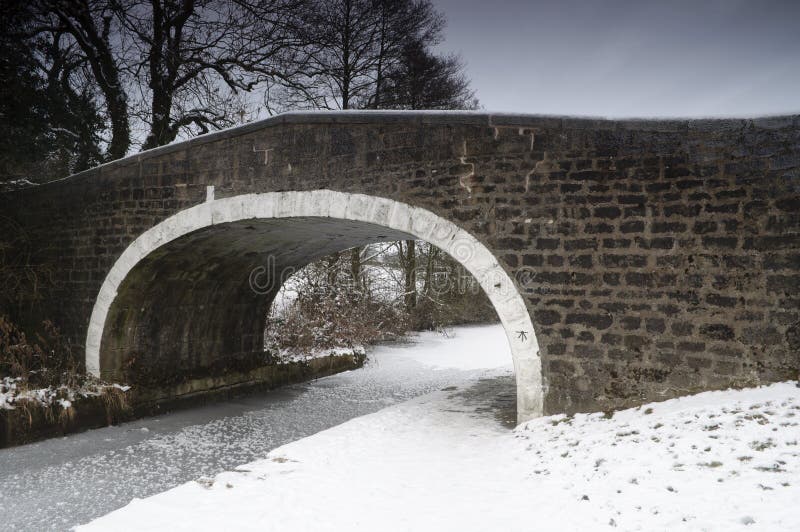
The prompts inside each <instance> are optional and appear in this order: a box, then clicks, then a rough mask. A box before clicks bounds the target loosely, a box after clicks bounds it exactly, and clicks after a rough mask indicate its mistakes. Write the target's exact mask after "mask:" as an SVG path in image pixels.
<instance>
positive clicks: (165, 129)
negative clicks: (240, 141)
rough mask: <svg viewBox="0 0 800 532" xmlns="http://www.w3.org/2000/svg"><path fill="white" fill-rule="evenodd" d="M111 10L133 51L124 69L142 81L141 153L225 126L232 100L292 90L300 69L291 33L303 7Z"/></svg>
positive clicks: (234, 2)
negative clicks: (268, 87)
mask: <svg viewBox="0 0 800 532" xmlns="http://www.w3.org/2000/svg"><path fill="white" fill-rule="evenodd" d="M112 4H113V10H114V13H115V16H116V17H117V18H118V20H119V21H120V24H121V25H122V27H123V29H124V31H125V35H126V36H127V37H128V38H129V40H130V42H131V47H132V49H134V50H135V51H136V53H135V54H134V56H133V57H131V59H130V60H129V61H127V66H126V68H127V69H128V71H129V73H130V74H131V75H132V76H133V77H135V78H139V77H140V76H142V77H144V78H145V79H146V80H147V88H148V89H149V91H147V92H145V94H144V95H143V96H144V97H143V98H142V102H143V103H145V104H146V106H145V109H144V112H143V120H144V121H145V122H147V123H148V124H149V126H150V128H149V132H148V135H147V138H146V140H145V142H144V146H143V147H144V148H145V149H147V148H153V147H156V146H161V145H163V144H166V143H169V142H172V141H173V140H175V138H176V137H177V136H178V134H179V133H180V131H181V130H186V131H187V132H188V133H190V134H192V133H205V132H208V131H209V129H216V128H221V127H225V126H230V125H232V124H233V123H235V122H236V118H237V116H236V109H232V108H231V106H230V105H229V104H230V102H231V100H232V99H235V97H236V96H237V95H239V94H240V93H242V92H250V91H252V90H253V89H254V88H255V87H256V86H258V85H259V84H261V83H263V82H266V81H273V82H279V83H285V84H288V85H291V84H292V83H293V79H294V78H295V77H296V76H297V75H298V72H299V71H300V70H301V68H302V67H303V60H302V47H299V46H298V43H299V41H298V40H297V36H296V33H297V27H296V26H297V23H298V21H299V15H300V13H302V11H303V8H304V5H305V1H304V0H261V1H258V2H249V1H245V0H228V1H221V0H113V1H112ZM137 57H138V59H137Z"/></svg>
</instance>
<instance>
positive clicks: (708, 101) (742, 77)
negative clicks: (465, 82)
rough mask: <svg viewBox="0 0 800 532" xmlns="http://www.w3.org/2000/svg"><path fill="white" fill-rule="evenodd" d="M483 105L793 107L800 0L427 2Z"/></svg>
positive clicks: (707, 111)
mask: <svg viewBox="0 0 800 532" xmlns="http://www.w3.org/2000/svg"><path fill="white" fill-rule="evenodd" d="M433 1H434V3H435V4H436V5H437V6H438V8H439V9H440V10H441V11H442V12H443V13H444V14H445V15H446V17H447V22H448V24H447V29H446V37H447V40H446V42H445V43H444V44H443V45H442V49H443V50H445V51H452V52H457V53H459V54H460V55H461V56H462V58H463V59H464V60H465V62H466V63H467V72H468V75H469V77H470V79H471V80H472V83H473V87H474V88H475V89H476V90H477V96H478V98H479V99H480V102H481V105H482V106H483V107H484V108H486V109H487V110H490V111H508V112H521V113H545V114H569V115H593V116H613V117H620V116H628V117H630V116H641V117H649V116H752V115H761V114H784V113H792V112H794V113H797V112H800V0H783V1H779V0H694V1H689V0H686V1H684V0H671V1H670V0H663V1H661V2H658V1H654V0H584V1H579V0H527V1H526V0H433Z"/></svg>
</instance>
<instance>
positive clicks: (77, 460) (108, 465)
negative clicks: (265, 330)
mask: <svg viewBox="0 0 800 532" xmlns="http://www.w3.org/2000/svg"><path fill="white" fill-rule="evenodd" d="M453 332H454V334H452V335H451V337H449V338H446V337H444V336H442V335H441V334H439V333H422V334H421V335H419V336H417V337H416V338H415V340H414V343H411V344H404V345H400V346H391V347H389V346H383V347H379V348H377V349H375V350H374V351H373V352H372V353H370V360H369V362H368V363H367V365H366V366H365V367H364V368H363V369H360V370H357V371H351V372H346V373H341V374H338V375H334V376H331V377H326V378H323V379H319V380H316V381H313V382H310V383H306V384H301V385H294V386H289V387H286V388H282V389H280V390H276V391H273V392H266V393H261V394H258V395H252V396H248V397H244V398H241V399H234V400H230V401H226V402H224V403H219V404H214V405H209V406H204V407H198V408H193V409H189V410H182V411H179V412H175V413H171V414H166V415H163V416H159V417H156V418H149V419H143V420H140V421H136V422H131V423H126V424H124V425H121V426H118V427H109V428H104V429H98V430H92V431H88V432H84V433H81V434H75V435H71V436H68V437H65V438H60V439H55V440H48V441H44V442H39V443H35V444H31V445H26V446H22V447H17V448H12V449H3V450H0V523H2V529H3V530H31V531H33V530H36V531H39V530H65V529H69V528H70V527H72V526H75V525H78V524H81V523H86V522H88V521H90V520H91V519H93V518H96V517H99V516H101V515H104V514H106V513H108V512H110V511H112V510H115V509H117V508H120V507H122V506H124V505H126V504H128V503H129V502H130V501H131V500H132V499H133V498H141V497H146V496H149V495H153V494H155V493H158V492H161V491H164V490H166V489H168V488H171V487H174V486H176V485H178V484H181V483H183V482H186V481H188V480H192V479H197V478H200V477H208V476H213V475H215V474H217V473H220V472H222V471H225V470H230V469H232V468H234V467H235V466H237V465H239V464H243V463H247V462H250V461H253V460H255V459H258V458H261V457H264V456H265V455H266V454H267V452H269V451H270V450H272V449H274V448H275V447H278V446H280V445H283V444H286V443H288V442H291V441H294V440H297V439H300V438H303V437H305V436H309V435H311V434H314V433H317V432H319V431H321V430H324V429H327V428H330V427H332V426H334V425H338V424H340V423H342V422H344V421H347V420H349V419H351V418H354V417H357V416H362V415H364V414H368V413H372V412H375V411H378V410H380V409H381V408H384V407H386V406H389V405H392V404H396V403H398V402H402V401H405V400H408V399H411V398H413V397H416V396H419V395H422V394H426V393H429V392H431V391H434V390H439V389H442V388H445V387H449V386H460V385H463V384H465V383H468V382H470V381H476V380H478V379H479V378H480V377H482V376H485V375H486V374H487V369H488V368H497V367H498V366H506V367H508V368H510V367H511V355H510V353H509V352H508V344H507V342H506V340H505V336H504V333H503V330H502V327H501V326H500V325H491V326H480V327H459V328H456V329H454V331H453ZM453 357H458V358H459V364H458V365H459V366H461V367H462V368H463V367H466V368H468V369H453V368H452V366H451V362H450V361H452V360H453ZM465 357H466V358H469V359H470V360H469V362H468V363H467V364H464V358H465ZM494 374H496V371H495V373H494Z"/></svg>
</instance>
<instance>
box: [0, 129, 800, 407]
mask: <svg viewBox="0 0 800 532" xmlns="http://www.w3.org/2000/svg"><path fill="white" fill-rule="evenodd" d="M207 185H214V186H215V188H216V195H217V197H228V196H233V195H238V194H244V193H251V192H269V191H281V190H313V189H319V188H329V189H333V190H339V191H343V192H359V193H364V194H372V195H376V196H382V197H387V198H391V199H395V200H398V201H402V202H405V203H409V204H411V205H416V206H420V207H424V208H426V209H428V210H431V211H433V212H434V213H436V214H438V215H439V216H442V217H444V218H447V219H449V220H452V221H453V222H455V223H456V224H458V225H459V226H461V227H462V228H464V229H465V230H467V231H469V232H470V233H471V234H473V235H474V236H476V237H477V238H478V239H479V240H481V241H482V242H483V243H484V244H485V245H486V246H487V247H488V248H489V249H491V250H492V251H493V252H494V253H495V254H496V256H497V257H498V260H499V261H500V264H501V265H502V266H503V267H504V268H505V269H506V270H507V272H508V273H509V275H511V276H512V277H513V278H514V279H516V281H517V284H518V288H519V290H520V291H521V292H522V294H523V296H524V297H525V299H526V303H527V304H528V307H529V310H530V311H531V315H532V318H533V322H534V326H535V327H536V333H537V338H538V341H539V343H540V346H541V354H542V358H543V363H544V368H543V370H544V376H545V379H546V385H547V390H546V396H545V397H546V402H545V408H546V411H548V412H556V411H581V410H598V409H607V408H614V407H620V406H628V405H634V404H637V403H641V402H643V401H647V400H657V399H663V398H668V397H672V396H676V395H680V394H684V393H691V392H695V391H699V390H704V389H714V388H722V387H727V386H731V385H752V384H757V383H762V382H771V381H775V380H783V379H791V378H796V377H797V371H798V368H799V367H800V117H797V116H794V117H782V118H773V119H757V120H708V121H669V122H653V121H626V122H620V121H605V120H584V119H571V118H557V117H526V116H518V117H515V116H493V115H482V114H467V113H460V114H459V113H455V114H452V113H451V114H445V113H443V114H414V113H404V114H394V113H373V114H357V113H353V114H346V113H341V114H336V115H331V114H322V115H319V114H318V115H314V114H306V115H292V114H289V115H281V116H279V117H276V118H274V119H271V120H269V121H266V122H262V123H258V124H252V125H249V126H245V127H243V128H239V129H236V130H231V131H226V132H222V133H218V134H214V135H208V136H205V137H200V138H197V139H194V140H192V141H189V142H186V143H182V144H177V145H174V146H168V147H165V148H161V149H157V150H153V151H151V152H146V153H144V154H140V155H137V156H133V157H130V158H127V159H124V160H122V161H118V162H115V163H112V164H110V165H106V166H103V167H99V168H96V169H92V170H89V171H87V172H84V173H83V174H79V175H77V176H73V177H71V178H68V179H66V180H63V181H60V182H57V183H53V184H50V185H46V186H41V187H37V188H34V189H29V190H24V191H18V192H14V193H9V194H6V195H2V196H0V226H2V227H0V230H1V231H0V242H2V244H3V247H4V251H3V253H2V254H0V279H1V280H2V283H3V284H2V288H3V292H2V296H0V298H2V300H0V309H3V310H4V311H5V312H9V313H11V314H13V315H14V316H15V318H16V319H18V320H19V321H21V322H22V323H23V324H24V325H28V326H31V325H34V324H36V323H38V322H39V321H40V320H41V319H43V318H50V319H52V320H54V321H55V322H56V323H57V324H59V325H60V326H61V328H62V330H63V331H64V332H65V333H66V334H67V335H68V336H69V338H70V339H71V340H72V341H73V342H74V344H75V349H79V350H82V345H83V341H84V339H85V334H86V327H87V324H88V320H89V316H90V314H91V310H92V307H93V305H94V298H95V297H96V295H97V292H98V291H99V289H100V285H101V284H102V282H103V279H104V278H105V275H106V273H107V272H108V270H109V269H110V268H111V266H112V265H113V264H114V261H115V260H116V258H118V257H119V255H120V254H121V253H122V251H123V250H124V249H125V247H126V246H127V245H129V244H130V242H131V241H132V240H133V239H135V238H136V237H137V236H138V235H139V234H141V233H142V232H143V231H145V230H146V229H148V228H149V227H152V226H153V225H155V224H157V223H158V222H160V221H162V220H164V219H165V218H166V217H168V216H170V215H171V214H173V213H175V212H178V211H180V210H182V209H185V208H187V207H190V206H193V205H196V204H198V203H201V202H203V201H205V198H206V186H207ZM244 281H245V282H246V280H244Z"/></svg>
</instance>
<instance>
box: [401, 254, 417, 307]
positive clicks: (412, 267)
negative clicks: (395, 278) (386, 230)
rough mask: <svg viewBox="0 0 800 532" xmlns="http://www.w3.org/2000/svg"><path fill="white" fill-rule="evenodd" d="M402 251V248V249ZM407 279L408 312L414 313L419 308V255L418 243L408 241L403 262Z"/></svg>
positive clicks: (406, 298) (406, 301) (406, 297)
mask: <svg viewBox="0 0 800 532" xmlns="http://www.w3.org/2000/svg"><path fill="white" fill-rule="evenodd" d="M401 249H402V247H401ZM403 269H404V272H403V273H404V278H405V298H404V301H405V305H406V311H407V312H409V313H410V312H412V311H413V310H414V309H415V308H416V306H417V254H416V242H415V241H414V240H406V252H405V260H404V261H403Z"/></svg>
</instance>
